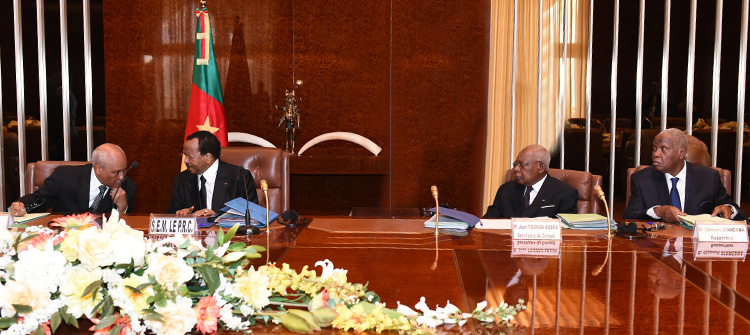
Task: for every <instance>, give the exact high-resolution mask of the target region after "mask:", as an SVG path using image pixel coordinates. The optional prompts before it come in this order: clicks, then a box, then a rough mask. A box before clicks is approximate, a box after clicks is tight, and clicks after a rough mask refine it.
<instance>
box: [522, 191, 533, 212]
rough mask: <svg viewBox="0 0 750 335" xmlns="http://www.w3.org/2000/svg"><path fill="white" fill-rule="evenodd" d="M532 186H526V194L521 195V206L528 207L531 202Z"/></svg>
mask: <svg viewBox="0 0 750 335" xmlns="http://www.w3.org/2000/svg"><path fill="white" fill-rule="evenodd" d="M533 189H534V188H533V187H531V186H526V194H524V195H523V208H526V207H529V202H531V191H532V190H533Z"/></svg>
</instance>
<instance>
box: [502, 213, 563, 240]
mask: <svg viewBox="0 0 750 335" xmlns="http://www.w3.org/2000/svg"><path fill="white" fill-rule="evenodd" d="M511 229H512V232H511V236H512V238H513V239H514V240H515V239H519V240H560V239H561V238H562V237H561V234H560V219H551V218H514V219H511Z"/></svg>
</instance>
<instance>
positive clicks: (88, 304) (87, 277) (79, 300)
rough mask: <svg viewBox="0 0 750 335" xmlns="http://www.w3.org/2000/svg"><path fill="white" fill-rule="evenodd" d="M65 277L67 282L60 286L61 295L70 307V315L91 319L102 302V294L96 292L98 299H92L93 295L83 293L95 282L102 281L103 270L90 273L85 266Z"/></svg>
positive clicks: (98, 269) (72, 270)
mask: <svg viewBox="0 0 750 335" xmlns="http://www.w3.org/2000/svg"><path fill="white" fill-rule="evenodd" d="M69 271H70V272H68V273H67V274H66V275H65V280H64V281H63V283H62V285H61V286H60V293H62V298H63V299H64V301H65V304H66V305H68V313H70V314H73V316H75V317H76V318H80V317H81V316H82V315H83V314H86V317H88V318H91V317H92V316H93V315H91V311H92V310H93V309H94V307H96V305H97V304H99V302H101V301H102V294H101V293H98V290H97V291H95V292H96V293H97V294H96V298H94V299H92V294H93V293H94V292H92V293H89V294H87V295H85V296H82V295H83V292H84V291H85V290H86V288H87V287H88V286H89V285H90V284H91V283H93V282H95V281H97V280H101V279H102V270H101V269H100V268H95V269H94V270H93V271H89V270H88V269H87V268H86V267H85V266H80V265H79V266H76V267H74V268H73V269H71V270H69Z"/></svg>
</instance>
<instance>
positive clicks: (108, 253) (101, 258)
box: [76, 228, 115, 268]
mask: <svg viewBox="0 0 750 335" xmlns="http://www.w3.org/2000/svg"><path fill="white" fill-rule="evenodd" d="M76 252H78V259H79V260H80V261H81V264H83V265H86V266H88V267H89V268H95V267H100V266H107V265H112V263H114V261H115V254H114V243H112V235H111V234H110V233H108V232H105V231H103V230H101V229H98V228H97V229H95V228H88V229H84V230H83V231H82V232H81V233H80V234H78V243H77V246H76Z"/></svg>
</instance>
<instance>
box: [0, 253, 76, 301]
mask: <svg viewBox="0 0 750 335" xmlns="http://www.w3.org/2000/svg"><path fill="white" fill-rule="evenodd" d="M67 262H68V261H67V260H65V257H64V256H63V255H62V253H60V252H59V251H54V250H53V249H52V248H44V251H40V250H37V249H36V248H31V249H29V250H28V251H25V252H22V253H20V254H19V255H18V261H17V262H16V263H15V264H14V266H15V273H14V275H13V277H14V278H15V280H16V281H19V282H28V283H31V284H33V285H34V286H36V287H39V288H41V289H44V290H47V291H48V292H50V293H54V292H57V287H58V286H60V281H61V278H62V275H63V272H64V271H65V264H66V263H67Z"/></svg>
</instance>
